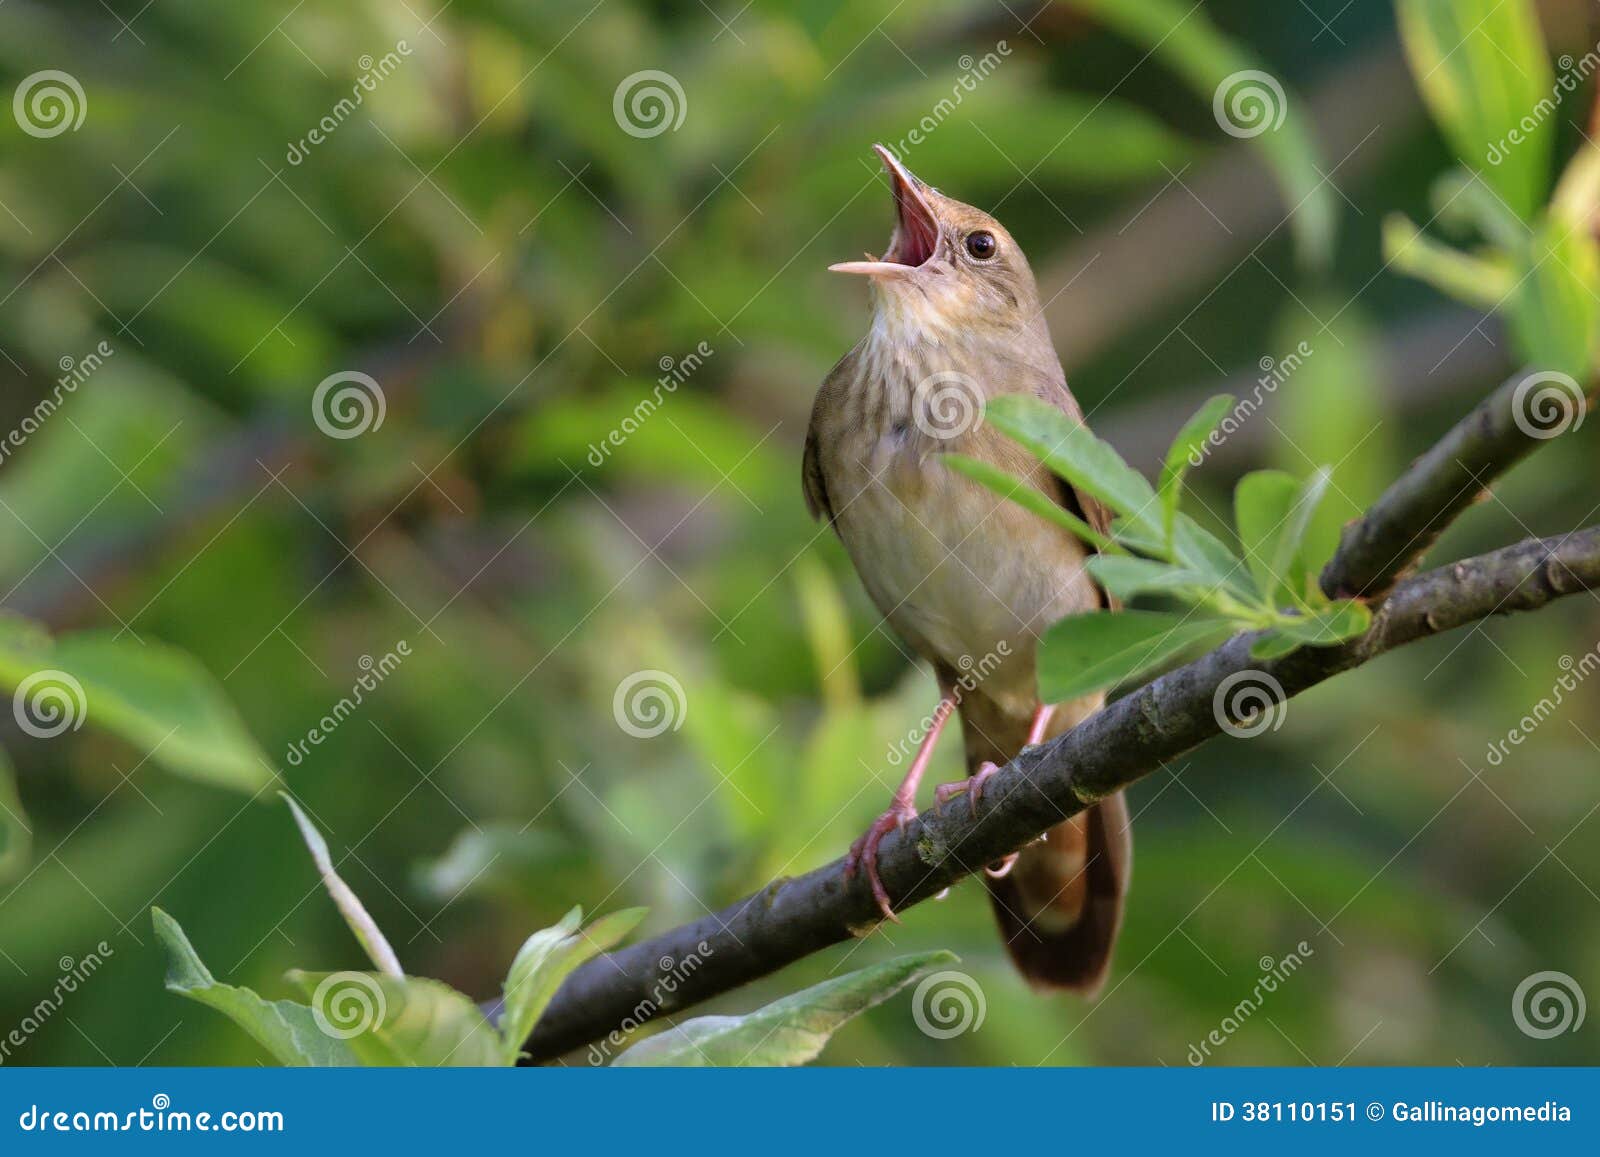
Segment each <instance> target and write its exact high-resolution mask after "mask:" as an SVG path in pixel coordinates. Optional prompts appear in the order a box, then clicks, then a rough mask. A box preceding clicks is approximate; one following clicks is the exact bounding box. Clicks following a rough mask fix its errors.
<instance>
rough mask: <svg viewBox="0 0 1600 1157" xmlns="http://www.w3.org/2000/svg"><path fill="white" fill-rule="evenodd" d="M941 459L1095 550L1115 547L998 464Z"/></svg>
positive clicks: (960, 456)
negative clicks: (1069, 532) (1073, 535)
mask: <svg viewBox="0 0 1600 1157" xmlns="http://www.w3.org/2000/svg"><path fill="white" fill-rule="evenodd" d="M940 461H942V462H944V463H945V464H946V465H947V466H949V467H950V469H952V470H954V471H955V472H956V473H957V474H963V475H965V476H966V477H968V478H970V479H972V480H973V481H974V482H976V483H978V484H979V485H980V486H983V487H986V488H987V489H989V490H992V491H994V493H996V494H998V495H1000V497H1002V498H1009V499H1010V500H1011V501H1012V502H1015V503H1016V504H1017V505H1018V506H1020V507H1022V508H1023V509H1024V510H1027V511H1030V512H1032V513H1034V514H1037V515H1039V517H1041V518H1045V519H1048V520H1049V521H1051V522H1053V523H1055V524H1056V525H1057V526H1059V527H1061V528H1062V529H1064V530H1069V531H1071V532H1072V533H1073V534H1075V535H1077V536H1078V537H1079V538H1081V539H1083V540H1084V541H1085V542H1087V543H1089V544H1090V545H1091V546H1093V547H1094V548H1095V549H1096V550H1115V549H1117V548H1116V547H1115V546H1114V545H1113V543H1112V542H1111V540H1110V539H1108V538H1106V536H1105V535H1103V534H1101V533H1100V532H1099V531H1097V530H1095V529H1094V528H1093V527H1091V526H1090V525H1089V524H1088V523H1087V522H1085V521H1083V519H1081V518H1079V517H1078V516H1077V515H1076V514H1073V513H1072V511H1070V510H1067V509H1066V508H1065V507H1063V506H1062V505H1061V504H1060V503H1059V502H1057V501H1056V500H1055V499H1053V498H1051V497H1050V496H1049V495H1047V494H1045V493H1043V492H1042V491H1040V490H1039V489H1038V488H1037V487H1035V486H1034V485H1033V484H1032V483H1030V482H1028V481H1027V480H1026V479H1023V478H1018V477H1017V476H1016V475H1015V474H1008V473H1007V472H1006V471H1004V470H1002V469H1000V468H999V467H998V466H993V465H991V464H989V463H988V462H985V461H983V460H982V459H980V458H968V457H967V456H966V455H965V454H949V453H947V454H944V455H942V456H941V458H940Z"/></svg>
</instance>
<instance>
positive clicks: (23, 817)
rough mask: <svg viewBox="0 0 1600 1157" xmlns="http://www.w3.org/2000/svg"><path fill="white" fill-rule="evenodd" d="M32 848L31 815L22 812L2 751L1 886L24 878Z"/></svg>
mask: <svg viewBox="0 0 1600 1157" xmlns="http://www.w3.org/2000/svg"><path fill="white" fill-rule="evenodd" d="M32 847H33V829H32V828H30V827H29V826H28V813H27V812H25V811H23V810H22V797H21V796H20V795H19V794H18V793H17V777H16V772H15V771H14V770H13V769H12V766H11V759H10V757H9V756H7V755H6V753H5V750H4V749H3V748H0V883H5V882H6V881H9V880H14V879H16V877H18V876H19V875H21V874H22V870H23V869H24V868H26V867H27V866H28V853H29V851H30V850H31V849H32Z"/></svg>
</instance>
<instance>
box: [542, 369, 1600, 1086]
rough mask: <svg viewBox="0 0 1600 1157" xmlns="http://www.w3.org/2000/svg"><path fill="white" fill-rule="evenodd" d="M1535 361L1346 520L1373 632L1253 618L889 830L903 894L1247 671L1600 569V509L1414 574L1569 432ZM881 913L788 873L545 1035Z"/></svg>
mask: <svg viewBox="0 0 1600 1157" xmlns="http://www.w3.org/2000/svg"><path fill="white" fill-rule="evenodd" d="M1527 378H1528V371H1523V372H1522V373H1519V374H1518V375H1517V376H1516V377H1514V378H1512V379H1511V380H1510V381H1508V382H1506V383H1505V384H1504V385H1502V386H1501V387H1500V388H1499V389H1497V390H1496V391H1495V392H1494V393H1493V394H1491V395H1490V396H1489V397H1488V398H1487V399H1486V400H1485V401H1484V402H1483V403H1482V404H1480V405H1479V406H1478V407H1477V408H1476V409H1474V410H1473V411H1472V413H1470V414H1468V415H1467V416H1466V417H1465V418H1463V419H1462V420H1461V421H1459V422H1457V423H1456V425H1455V426H1453V427H1452V428H1451V429H1450V430H1449V432H1447V433H1446V434H1445V436H1444V437H1443V438H1441V439H1440V440H1439V442H1438V443H1437V444H1436V445H1435V446H1434V447H1433V448H1432V449H1431V450H1429V451H1428V452H1427V453H1425V454H1423V455H1422V456H1421V457H1420V458H1418V459H1417V460H1416V461H1415V462H1413V463H1412V465H1411V466H1410V468H1409V469H1407V470H1406V472H1405V473H1404V474H1402V475H1401V476H1400V478H1399V479H1397V480H1396V481H1395V482H1394V483H1393V484H1392V485H1391V486H1390V487H1389V488H1388V489H1387V490H1386V491H1384V493H1383V495H1382V496H1381V497H1379V499H1378V501H1377V502H1375V503H1374V504H1373V506H1372V508H1371V509H1370V510H1368V511H1367V513H1366V514H1365V515H1364V516H1363V517H1362V518H1360V519H1357V520H1356V521H1354V522H1352V523H1351V524H1350V525H1349V526H1347V527H1346V528H1345V531H1344V535H1343V537H1342V538H1341V540H1340V544H1339V549H1338V551H1336V552H1335V554H1334V557H1333V559H1332V561H1331V562H1329V564H1328V566H1327V567H1326V569H1324V571H1323V573H1322V586H1323V589H1324V590H1325V591H1326V592H1327V593H1328V594H1329V595H1330V596H1333V597H1362V598H1366V599H1368V600H1370V601H1373V602H1378V603H1379V605H1378V606H1377V608H1376V611H1375V613H1374V616H1373V622H1372V626H1371V628H1370V629H1369V630H1368V631H1367V632H1366V634H1364V635H1362V636H1361V637H1359V638H1357V639H1352V640H1349V641H1348V642H1346V643H1343V644H1340V645H1339V646H1335V647H1302V648H1300V649H1299V650H1297V651H1295V652H1293V653H1291V654H1289V655H1286V656H1284V657H1282V658H1280V659H1277V660H1272V661H1267V662H1258V661H1256V660H1253V659H1252V658H1251V656H1250V647H1251V644H1252V643H1253V642H1254V641H1255V638H1256V636H1255V635H1253V634H1250V635H1240V636H1237V637H1235V638H1233V639H1230V640H1229V641H1228V642H1226V643H1224V644H1223V645H1222V646H1220V647H1218V648H1217V649H1216V650H1214V651H1212V652H1210V653H1209V654H1206V655H1203V656H1201V657H1200V658H1198V659H1196V660H1195V661H1194V662H1192V663H1189V664H1187V665H1186V666H1183V667H1179V668H1177V669H1175V670H1173V671H1170V672H1168V673H1167V674H1165V675H1163V676H1161V677H1160V678H1158V679H1155V680H1154V681H1152V682H1150V683H1147V684H1145V685H1144V686H1142V687H1140V688H1138V689H1137V690H1135V691H1133V692H1131V693H1129V694H1128V695H1126V696H1125V697H1123V698H1121V699H1118V700H1117V701H1115V702H1114V703H1111V704H1109V705H1108V706H1107V707H1106V708H1105V709H1104V710H1102V711H1099V712H1097V713H1095V714H1094V715H1092V716H1090V717H1089V718H1088V719H1086V720H1084V721H1083V722H1082V723H1080V724H1079V725H1078V726H1077V727H1075V728H1073V729H1072V730H1071V731H1069V732H1067V733H1066V734H1065V735H1061V736H1058V737H1057V738H1056V739H1054V740H1052V741H1050V742H1049V743H1045V744H1041V745H1040V746H1038V747H1030V748H1027V749H1026V750H1024V751H1023V752H1022V753H1021V754H1020V755H1018V756H1017V758H1016V759H1014V760H1012V761H1011V762H1010V763H1009V764H1007V765H1006V766H1005V767H1004V768H1002V769H1001V770H1000V771H999V772H998V773H996V775H995V777H994V779H992V780H991V781H990V783H989V786H988V787H986V789H985V791H984V793H983V796H982V797H981V801H980V803H979V804H978V808H977V812H976V814H974V813H973V812H972V811H971V808H970V805H969V803H968V801H967V798H966V797H965V796H961V797H957V799H956V800H954V801H953V803H952V805H947V806H945V807H942V808H939V809H937V810H934V811H931V812H924V813H922V815H920V816H919V817H918V818H917V819H916V820H914V821H912V822H911V823H910V824H908V825H907V826H906V827H905V828H903V829H901V830H900V831H898V832H894V833H892V834H891V835H890V836H889V837H888V838H887V839H886V840H885V841H884V842H883V844H882V846H881V847H880V848H879V851H878V871H879V874H880V876H881V877H882V879H883V883H884V886H885V887H886V888H887V889H888V891H889V894H890V895H891V896H893V897H895V901H896V905H895V906H896V907H897V908H901V909H904V908H908V907H910V906H911V905H913V904H916V903H919V902H921V901H923V900H926V899H928V898H929V897H930V896H933V895H935V894H937V893H938V892H940V891H942V890H943V889H944V888H946V887H949V886H950V885H951V884H954V883H955V882H956V881H958V880H960V879H963V878H964V877H966V876H970V875H972V874H974V873H975V872H977V871H978V870H979V869H980V868H982V867H983V865H985V864H990V863H993V862H994V861H996V860H998V859H1000V858H1001V857H1003V856H1005V855H1007V854H1009V853H1011V852H1013V851H1017V850H1018V849H1020V848H1022V847H1024V846H1026V845H1027V844H1028V843H1030V842H1031V841H1033V840H1034V839H1035V838H1037V837H1038V835H1039V834H1040V833H1041V832H1044V831H1047V830H1048V829H1049V828H1051V827H1053V826H1054V825H1056V824H1058V823H1060V822H1061V821H1062V820H1063V819H1066V818H1067V817H1068V816H1072V815H1076V814H1077V813H1078V812H1081V811H1083V810H1084V809H1085V808H1086V807H1088V806H1089V805H1090V804H1092V803H1093V802H1094V801H1095V800H1097V799H1100V798H1101V797H1103V796H1106V795H1109V794H1111V793H1112V792H1115V791H1119V790H1121V789H1122V788H1124V787H1127V786H1128V785H1129V784H1132V783H1135V782H1137V781H1138V780H1140V779H1142V778H1143V777H1144V776H1146V775H1148V774H1150V773H1151V772H1152V771H1154V770H1155V769H1156V768H1158V767H1160V766H1161V765H1162V763H1164V762H1165V761H1167V760H1170V759H1173V758H1175V757H1176V756H1178V755H1181V754H1182V753H1183V752H1185V751H1188V750H1189V749H1190V748H1192V747H1194V746H1196V745H1197V744H1200V743H1202V742H1204V741H1205V740H1207V739H1210V738H1212V737H1213V736H1215V735H1216V734H1217V733H1218V732H1220V731H1221V730H1222V729H1223V724H1224V722H1225V721H1227V722H1236V721H1237V720H1233V719H1232V718H1231V712H1230V710H1229V703H1228V702H1227V696H1226V691H1227V690H1228V688H1231V687H1232V686H1233V685H1234V683H1237V682H1240V681H1242V680H1250V681H1251V685H1252V686H1253V687H1255V688H1259V689H1265V690H1266V692H1267V693H1268V694H1269V695H1270V696H1271V697H1272V698H1273V699H1274V700H1276V701H1279V702H1282V701H1286V700H1287V699H1288V698H1289V697H1292V696H1294V695H1297V694H1299V693H1300V692H1301V691H1304V690H1306V689H1307V688H1308V687H1313V686H1315V685H1316V684H1318V683H1321V682H1322V681H1323V680H1325V679H1329V678H1332V677H1333V676H1334V675H1337V674H1340V673H1341V672H1343V671H1348V670H1350V669H1351V668H1352V667H1358V666H1360V665H1361V664H1363V663H1366V662H1369V661H1371V660H1372V659H1375V658H1376V657H1378V656H1379V655H1382V654H1383V653H1384V652H1386V651H1391V650H1394V649H1395V648H1396V647H1401V646H1404V645H1405V644H1407V643H1411V642H1415V641H1417V640H1418V639H1423V638H1427V637H1429V636H1432V635H1436V634H1440V633H1442V632H1444V631H1449V630H1454V629H1455V628H1457V627H1460V626H1463V625H1465V624H1467V623H1472V622H1477V621H1478V620H1480V619H1484V618H1487V617H1488V616H1490V615H1494V614H1509V613H1511V612H1514V611H1532V610H1538V609H1539V608H1541V607H1543V606H1544V605H1546V604H1547V603H1549V602H1551V601H1552V600H1554V599H1557V598H1560V597H1562V596H1563V595H1568V594H1572V593H1574V592H1576V591H1580V590H1590V589H1593V588H1596V587H1600V527H1591V528H1590V529H1588V530H1582V531H1578V532H1576V533H1574V534H1570V535H1567V536H1566V537H1564V538H1559V539H1554V538H1552V539H1529V540H1527V541H1525V542H1522V543H1519V544H1517V545H1516V546H1509V547H1506V548H1504V549H1502V550H1497V551H1494V552H1492V553H1489V554H1484V555H1480V556H1478V557H1476V558H1471V559H1467V560H1465V561H1462V562H1457V563H1454V564H1451V565H1449V566H1445V567H1441V568H1439V569H1438V570H1433V571H1428V572H1427V573H1425V574H1420V575H1416V576H1414V577H1412V578H1408V579H1403V580H1402V579H1399V576H1400V575H1402V574H1404V573H1405V572H1407V571H1408V570H1410V569H1411V568H1412V567H1413V566H1414V565H1415V564H1416V562H1417V560H1419V559H1420V558H1421V557H1422V555H1423V554H1424V553H1425V552H1426V551H1427V549H1428V548H1429V547H1430V546H1431V545H1432V544H1433V542H1434V541H1435V540H1436V539H1437V538H1438V536H1439V535H1440V534H1441V533H1443V531H1444V529H1445V527H1447V526H1448V525H1449V524H1450V522H1451V521H1452V520H1453V519H1454V518H1455V517H1456V516H1457V515H1458V514H1460V513H1461V512H1462V511H1463V510H1465V509H1466V508H1467V507H1468V506H1470V505H1472V503H1473V502H1475V501H1477V500H1478V499H1479V498H1480V497H1481V496H1482V494H1483V492H1484V489H1485V488H1486V487H1487V485H1488V484H1489V482H1490V481H1491V480H1493V479H1494V478H1496V477H1498V476H1499V475H1500V474H1501V473H1503V472H1504V471H1505V470H1506V469H1508V468H1509V467H1510V466H1511V465H1513V464H1514V463H1516V462H1517V461H1519V460H1520V459H1522V458H1523V457H1524V456H1526V455H1527V454H1528V453H1529V452H1530V451H1532V450H1533V449H1534V448H1535V447H1537V446H1538V445H1540V444H1541V443H1542V442H1543V441H1544V440H1546V439H1548V438H1549V437H1550V436H1551V434H1549V433H1546V432H1545V431H1544V430H1542V429H1540V428H1539V427H1540V426H1541V425H1543V423H1539V422H1537V416H1538V415H1537V413H1536V411H1534V410H1533V408H1532V399H1531V398H1530V397H1528V396H1527V395H1528V393H1529V391H1528V390H1526V389H1522V388H1521V387H1523V385H1524V382H1525V381H1526V380H1527ZM1592 388H1593V387H1592V386H1591V389H1592ZM1519 395H1520V396H1519ZM1567 397H1568V400H1569V402H1570V403H1573V404H1576V403H1577V401H1578V399H1577V398H1576V396H1575V395H1572V394H1568V395H1567ZM1530 419H1533V420H1530ZM1562 428H1565V427H1564V426H1563V427H1562ZM1557 432H1559V431H1557ZM1397 580H1398V582H1397ZM1385 596H1387V597H1385ZM1228 680H1232V682H1230V683H1229V684H1228V687H1224V681H1228ZM880 918H881V917H880V916H879V913H878V909H877V905H876V902H875V901H874V900H873V898H872V896H871V893H870V891H869V890H868V888H867V887H866V885H865V883H864V882H863V881H862V880H860V879H855V880H846V879H845V876H844V860H843V859H838V860H835V861H833V862H832V863H830V864H828V865H826V866H824V867H821V868H818V869H816V870H815V871H813V872H810V873H808V874H806V875H804V876H800V877H798V878H793V879H790V878H785V879H779V880H774V881H773V882H772V883H770V884H768V885H767V886H766V887H765V888H763V889H762V890H761V891H760V892H758V893H756V894H755V895H752V896H747V897H746V898H745V899H743V900H740V901H738V902H737V903H734V904H731V905H729V906H728V907H727V908H724V909H723V910H722V911H721V912H717V913H714V914H712V915H710V916H707V917H705V918H703V919H701V920H697V921H695V922H694V923H692V924H686V925H684V926H682V927H680V928H676V929H674V930H672V931H670V932H666V933H664V934H662V935H660V936H657V937H655V938H654V939H652V940H647V941H645V942H643V943H640V944H635V945H633V946H631V947H628V948H624V949H622V950H620V951H618V952H614V953H611V954H609V955H606V956H601V957H599V958H597V959H595V960H591V961H589V962H588V963H586V964H585V965H583V966H582V967H581V968H579V969H577V970H576V971H575V972H573V974H572V975H571V976H569V977H568V978H567V980H566V982H565V983H564V984H563V985H562V986H561V988H560V990H559V991H558V992H557V993H556V997H555V1000H554V1001H552V1002H551V1004H550V1007H549V1008H548V1010H547V1011H546V1012H545V1014H544V1016H543V1017H542V1018H541V1019H540V1021H539V1023H538V1025H537V1026H536V1028H535V1029H534V1032H533V1035H532V1037H531V1038H530V1039H529V1041H528V1045H527V1049H528V1052H529V1053H530V1055H531V1056H532V1057H533V1059H535V1060H548V1059H551V1058H553V1057H556V1056H559V1055H560V1054H561V1053H564V1052H567V1051H569V1050H571V1049H573V1048H577V1047H578V1046H580V1045H582V1044H584V1043H586V1042H588V1041H591V1040H595V1039H597V1038H599V1037H602V1036H605V1035H606V1034H607V1033H609V1032H612V1031H614V1030H617V1029H619V1027H620V1026H621V1025H622V1024H623V1023H624V1022H625V1021H628V1022H631V1023H639V1022H641V1021H643V1020H645V1019H648V1018H649V1017H652V1016H655V1015H658V1014H660V1013H663V1012H672V1011H675V1010H677V1009H680V1008H684V1007H686V1006H689V1005H693V1004H696V1003H698V1002H700V1001H702V1000H707V999H710V998H711V997H713V996H718V995H720V994H722V993H724V992H727V991H729V990H730V989H733V988H736V987H738V986H739V985H741V984H745V983H747V982H749V981H751V980H754V979H756V978H758V977H761V976H765V975H767V974H768V973H771V972H775V971H777V970H778V969H780V968H782V967H784V966H785V965H787V964H791V963H793V962H794V961H796V960H799V959H801V958H802V957H805V956H808V955H810V954H811V953H813V952H817V951H819V950H821V949H823V948H827V947H828V946H830V945H833V944H838V943H840V942H841V941H844V940H848V939H850V938H851V937H854V936H864V935H866V934H867V933H868V932H870V931H871V930H872V929H873V927H874V926H875V925H876V924H877V923H878V921H879V919H880ZM691 956H693V957H695V958H697V959H698V960H699V961H700V963H699V966H698V967H697V968H696V969H695V970H694V971H693V972H691V973H689V974H688V975H687V976H683V977H682V978H681V979H678V980H676V981H675V986H674V988H673V990H672V991H671V992H667V991H666V989H665V988H664V987H663V986H662V985H660V984H659V983H658V982H659V980H660V978H661V976H662V971H663V965H665V969H664V970H665V971H668V972H670V971H672V970H673V969H674V968H675V967H676V963H677V962H679V961H682V960H685V959H688V958H689V957H691ZM681 971H682V970H681V969H680V970H679V972H681Z"/></svg>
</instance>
